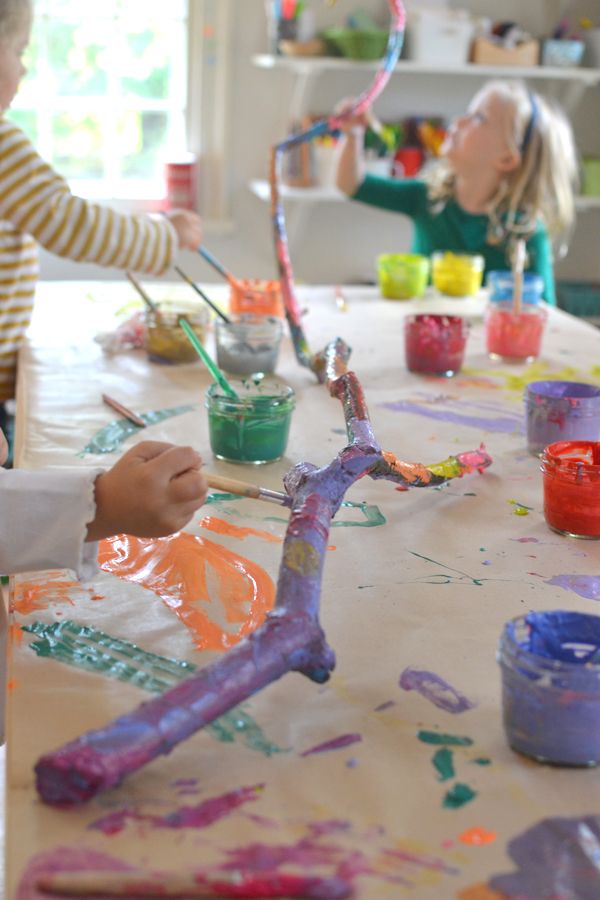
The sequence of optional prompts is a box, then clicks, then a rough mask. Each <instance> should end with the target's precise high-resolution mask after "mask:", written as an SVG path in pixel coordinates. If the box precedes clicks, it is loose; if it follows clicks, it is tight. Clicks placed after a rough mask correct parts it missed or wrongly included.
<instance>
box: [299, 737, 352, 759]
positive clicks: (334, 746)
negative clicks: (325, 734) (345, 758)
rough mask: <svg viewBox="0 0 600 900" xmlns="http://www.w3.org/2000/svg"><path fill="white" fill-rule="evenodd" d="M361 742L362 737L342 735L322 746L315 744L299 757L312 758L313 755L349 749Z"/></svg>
mask: <svg viewBox="0 0 600 900" xmlns="http://www.w3.org/2000/svg"><path fill="white" fill-rule="evenodd" d="M361 741H362V736H361V735H360V734H342V735H340V737H337V738H333V740H331V741H325V742H324V743H322V744H316V746H314V747H311V748H310V749H309V750H304V752H303V753H301V754H300V756H312V754H313V753H328V752H329V751H330V750H340V749H341V748H342V747H349V746H350V745H351V744H358V743H360V742H361Z"/></svg>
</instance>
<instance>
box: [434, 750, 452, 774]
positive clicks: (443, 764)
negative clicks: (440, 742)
mask: <svg viewBox="0 0 600 900" xmlns="http://www.w3.org/2000/svg"><path fill="white" fill-rule="evenodd" d="M431 761H432V763H433V765H434V768H435V769H436V770H437V772H438V774H439V776H440V778H439V780H440V781H448V780H449V779H450V778H454V775H455V772H454V754H453V752H452V750H448V748H447V747H440V749H439V750H436V751H435V753H434V754H433V757H432V760H431Z"/></svg>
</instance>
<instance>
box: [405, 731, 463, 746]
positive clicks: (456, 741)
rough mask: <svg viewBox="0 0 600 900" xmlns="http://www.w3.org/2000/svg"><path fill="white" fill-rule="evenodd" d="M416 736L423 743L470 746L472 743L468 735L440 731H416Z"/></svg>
mask: <svg viewBox="0 0 600 900" xmlns="http://www.w3.org/2000/svg"><path fill="white" fill-rule="evenodd" d="M417 737H418V738H419V740H420V741H423V743H424V744H443V745H444V746H449V747H470V746H471V744H472V743H473V741H472V740H471V738H470V737H460V736H459V735H455V734H442V732H440V731H418V732H417Z"/></svg>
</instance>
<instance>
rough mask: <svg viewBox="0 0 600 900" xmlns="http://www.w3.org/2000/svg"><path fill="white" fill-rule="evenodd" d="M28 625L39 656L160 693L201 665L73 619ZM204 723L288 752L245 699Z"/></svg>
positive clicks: (222, 733) (213, 731)
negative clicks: (251, 711) (268, 733)
mask: <svg viewBox="0 0 600 900" xmlns="http://www.w3.org/2000/svg"><path fill="white" fill-rule="evenodd" d="M23 631H26V632H30V633H31V634H34V635H35V636H36V640H35V641H33V642H32V643H31V644H30V645H29V646H30V647H31V649H32V650H33V651H34V652H35V653H36V654H37V655H38V656H41V657H45V658H49V659H54V660H56V661H57V662H61V663H64V664H65V665H70V666H74V667H75V668H78V669H83V670H85V671H87V672H95V673H97V674H98V675H104V676H106V677H109V678H115V679H117V680H119V681H122V682H124V683H126V684H131V685H134V686H135V687H139V688H141V689H142V690H144V691H148V692H149V693H155V694H160V693H162V692H163V691H166V690H168V689H169V688H171V687H174V686H175V685H176V684H179V682H180V681H183V680H184V679H185V678H189V676H190V675H192V674H193V673H194V672H195V671H197V668H198V667H197V666H195V665H194V664H193V663H190V662H187V661H185V660H180V659H172V658H170V657H166V656H158V655H157V654H156V653H149V652H148V651H146V650H142V649H141V648H140V647H138V646H137V645H136V644H132V643H131V642H129V641H122V640H120V639H119V638H116V637H112V636H111V635H109V634H106V633H105V632H103V631H98V630H97V629H95V628H90V627H89V626H87V625H79V624H77V623H76V622H72V621H70V620H68V619H65V621H63V622H54V623H52V624H51V625H47V624H46V623H44V622H33V623H31V624H29V625H24V626H23ZM205 729H206V731H207V732H208V734H210V735H211V737H213V738H215V739H216V740H218V741H221V742H223V743H233V742H234V741H236V740H238V739H240V740H241V741H242V742H243V743H244V744H245V745H246V746H247V747H248V748H249V749H251V750H254V751H256V752H258V753H263V754H264V755H265V756H272V755H273V754H274V753H283V752H285V751H284V749H283V748H282V747H278V746H277V745H276V744H274V743H273V742H272V741H270V740H269V739H268V738H267V736H266V735H265V733H264V731H263V730H262V728H261V727H260V725H259V724H258V723H257V722H256V721H255V719H253V717H252V716H251V715H250V714H249V712H248V711H247V708H246V707H245V706H244V705H242V706H237V707H234V708H233V709H230V710H229V711H228V712H226V713H225V714H224V715H222V716H220V717H219V718H218V719H215V720H214V722H211V723H210V724H209V725H206V726H205Z"/></svg>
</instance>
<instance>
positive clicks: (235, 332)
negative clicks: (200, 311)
mask: <svg viewBox="0 0 600 900" xmlns="http://www.w3.org/2000/svg"><path fill="white" fill-rule="evenodd" d="M282 333H283V323H282V321H281V319H279V318H277V317H276V316H252V315H243V316H239V317H235V319H232V320H231V321H230V322H225V320H224V319H217V320H216V321H215V346H216V354H217V365H218V366H219V368H220V369H223V370H224V371H225V372H229V373H230V374H232V375H252V374H255V373H256V372H263V373H264V374H265V375H270V374H271V373H273V372H274V371H275V368H276V366H277V359H278V356H279V346H280V344H281V335H282Z"/></svg>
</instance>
